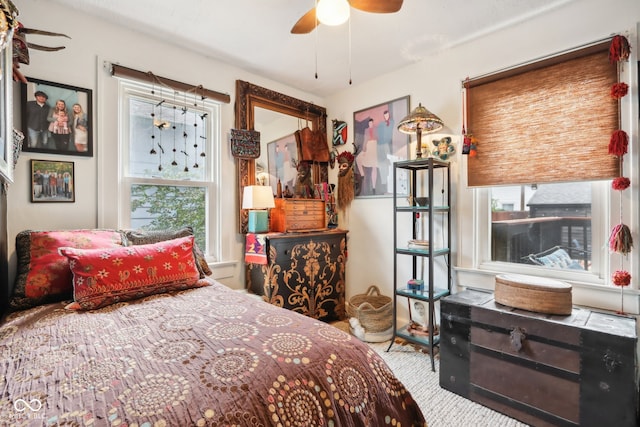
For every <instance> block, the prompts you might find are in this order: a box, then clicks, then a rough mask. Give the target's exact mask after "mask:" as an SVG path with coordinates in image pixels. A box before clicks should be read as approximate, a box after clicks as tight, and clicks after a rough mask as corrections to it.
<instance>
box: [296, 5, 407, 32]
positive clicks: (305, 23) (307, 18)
mask: <svg viewBox="0 0 640 427" xmlns="http://www.w3.org/2000/svg"><path fill="white" fill-rule="evenodd" d="M402 1H403V0H319V1H318V2H317V6H316V7H314V8H313V9H311V10H310V11H308V12H307V13H305V14H304V15H302V18H300V19H299V20H298V22H296V24H295V25H294V26H293V28H291V33H292V34H306V33H310V32H311V31H313V30H314V29H315V28H316V27H317V26H318V23H319V21H320V23H324V24H327V25H340V24H342V23H343V22H345V21H346V20H347V19H348V17H349V7H353V8H355V9H358V10H362V11H364V12H372V13H394V12H397V11H399V10H400V8H401V7H402ZM330 4H332V5H333V6H336V7H338V8H341V12H342V13H343V15H342V16H343V19H339V18H338V19H337V20H336V21H334V22H333V23H330V22H325V21H324V20H323V12H325V11H327V12H328V13H329V14H331V13H332V12H334V10H327V9H326V8H327V7H330V6H329V5H330ZM316 10H317V14H316ZM316 15H317V16H316Z"/></svg>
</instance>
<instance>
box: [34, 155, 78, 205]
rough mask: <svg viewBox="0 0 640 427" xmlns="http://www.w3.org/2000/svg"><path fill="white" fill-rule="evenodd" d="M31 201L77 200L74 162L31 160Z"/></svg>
mask: <svg viewBox="0 0 640 427" xmlns="http://www.w3.org/2000/svg"><path fill="white" fill-rule="evenodd" d="M31 201H32V202H33V203H44V202H75V201H76V196H75V174H74V164H73V162H60V161H56V160H33V159H32V160H31Z"/></svg>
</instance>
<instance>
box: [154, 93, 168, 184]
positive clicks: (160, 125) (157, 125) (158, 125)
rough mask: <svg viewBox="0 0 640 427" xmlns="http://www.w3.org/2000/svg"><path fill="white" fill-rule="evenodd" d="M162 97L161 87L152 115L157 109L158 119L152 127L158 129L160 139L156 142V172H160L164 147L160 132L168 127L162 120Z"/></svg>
mask: <svg viewBox="0 0 640 427" xmlns="http://www.w3.org/2000/svg"><path fill="white" fill-rule="evenodd" d="M164 101H165V99H164V97H163V95H162V87H160V102H158V103H157V104H155V107H154V114H155V108H159V109H160V114H158V119H157V120H156V119H154V120H153V127H154V128H158V130H159V131H160V132H159V135H160V138H159V140H158V141H157V145H158V148H159V149H160V154H159V155H158V170H159V171H161V170H162V155H163V154H164V147H162V131H163V130H164V128H165V127H166V126H167V125H168V123H167V122H166V121H164V120H162V104H164Z"/></svg>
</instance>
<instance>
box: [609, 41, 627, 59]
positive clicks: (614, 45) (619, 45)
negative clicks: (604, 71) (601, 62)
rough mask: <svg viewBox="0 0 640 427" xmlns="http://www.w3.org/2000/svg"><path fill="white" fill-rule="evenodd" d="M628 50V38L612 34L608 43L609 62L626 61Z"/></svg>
mask: <svg viewBox="0 0 640 427" xmlns="http://www.w3.org/2000/svg"><path fill="white" fill-rule="evenodd" d="M630 52H631V47H630V46H629V40H627V38H626V37H625V36H619V35H618V36H614V37H613V39H611V45H609V62H610V63H612V64H613V63H614V62H617V61H626V60H627V59H628V58H629V53H630Z"/></svg>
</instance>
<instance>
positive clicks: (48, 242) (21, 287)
mask: <svg viewBox="0 0 640 427" xmlns="http://www.w3.org/2000/svg"><path fill="white" fill-rule="evenodd" d="M62 246H69V247H74V248H82V249H91V248H118V247H123V241H122V234H121V233H120V232H118V231H116V230H99V229H95V230H60V231H33V230H25V231H21V232H20V233H18V235H17V236H16V252H17V257H18V270H17V276H16V281H15V286H14V289H13V295H12V298H11V301H10V308H11V309H12V310H22V309H27V308H30V307H35V306H37V305H40V304H44V303H48V302H55V301H62V300H65V299H70V298H71V297H72V296H73V285H72V283H71V279H72V275H71V270H70V269H69V261H68V260H67V258H66V257H64V256H62V255H60V254H59V253H58V248H60V247H62Z"/></svg>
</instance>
